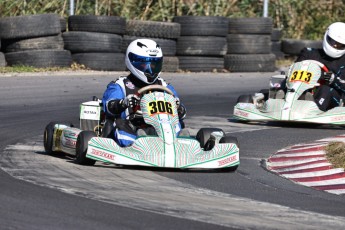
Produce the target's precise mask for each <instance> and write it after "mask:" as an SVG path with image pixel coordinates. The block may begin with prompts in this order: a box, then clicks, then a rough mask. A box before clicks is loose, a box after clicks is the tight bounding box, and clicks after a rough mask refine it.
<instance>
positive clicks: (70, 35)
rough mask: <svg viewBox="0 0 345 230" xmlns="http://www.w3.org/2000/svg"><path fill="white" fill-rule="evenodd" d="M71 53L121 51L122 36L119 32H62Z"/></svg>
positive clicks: (66, 47) (67, 48)
mask: <svg viewBox="0 0 345 230" xmlns="http://www.w3.org/2000/svg"><path fill="white" fill-rule="evenodd" d="M62 37H63V40H64V43H65V49H66V50H69V51H71V53H92V52H95V53H120V52H121V45H122V36H121V35H117V34H108V33H97V32H85V31H69V32H65V33H63V34H62Z"/></svg>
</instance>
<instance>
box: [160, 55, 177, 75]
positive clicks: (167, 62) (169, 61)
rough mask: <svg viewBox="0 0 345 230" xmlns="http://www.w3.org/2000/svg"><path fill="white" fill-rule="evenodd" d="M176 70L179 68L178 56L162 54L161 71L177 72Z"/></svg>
mask: <svg viewBox="0 0 345 230" xmlns="http://www.w3.org/2000/svg"><path fill="white" fill-rule="evenodd" d="M178 70H179V59H178V57H167V56H164V58H163V67H162V72H177V71H178Z"/></svg>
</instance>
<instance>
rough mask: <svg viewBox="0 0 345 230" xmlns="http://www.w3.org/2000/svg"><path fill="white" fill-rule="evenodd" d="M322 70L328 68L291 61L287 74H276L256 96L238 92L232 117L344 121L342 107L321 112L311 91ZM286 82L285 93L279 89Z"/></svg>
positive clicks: (311, 61)
mask: <svg viewBox="0 0 345 230" xmlns="http://www.w3.org/2000/svg"><path fill="white" fill-rule="evenodd" d="M322 71H324V72H328V69H327V67H326V66H325V65H324V64H322V63H320V62H317V61H314V60H305V61H302V62H296V63H294V64H292V65H291V66H290V68H289V70H288V73H287V75H286V76H285V75H284V74H281V75H275V76H272V77H271V79H270V88H269V89H267V90H261V91H260V92H259V93H256V94H255V95H241V96H240V97H239V98H238V99H237V104H236V105H235V107H234V112H233V118H234V119H237V120H239V121H244V122H250V121H255V122H260V121H265V122H267V121H288V122H306V123H316V124H338V125H342V124H345V107H343V106H338V107H335V108H333V109H330V110H328V111H325V112H324V111H321V110H320V109H319V108H318V106H317V104H316V103H315V102H314V97H313V95H314V93H315V91H316V90H317V89H318V87H319V86H320V84H322V83H323V82H322V79H320V77H321V74H322ZM285 82H286V92H284V91H283V90H281V88H284V87H282V85H283V84H285Z"/></svg>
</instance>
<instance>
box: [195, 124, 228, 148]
mask: <svg viewBox="0 0 345 230" xmlns="http://www.w3.org/2000/svg"><path fill="white" fill-rule="evenodd" d="M215 131H220V132H223V133H224V131H223V130H222V129H220V128H201V129H199V131H198V132H197V134H196V136H195V139H196V140H197V141H199V143H200V148H204V147H205V144H206V142H207V141H208V139H210V136H211V133H212V132H215ZM224 134H225V133H224Z"/></svg>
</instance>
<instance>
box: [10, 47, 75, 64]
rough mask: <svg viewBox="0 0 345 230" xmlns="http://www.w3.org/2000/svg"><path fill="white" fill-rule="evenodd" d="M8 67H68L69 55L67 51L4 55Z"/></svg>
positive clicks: (70, 62) (24, 52)
mask: <svg viewBox="0 0 345 230" xmlns="http://www.w3.org/2000/svg"><path fill="white" fill-rule="evenodd" d="M5 57H6V61H7V63H8V65H9V66H13V65H25V66H32V67H36V68H45V67H70V66H71V64H72V58H71V53H70V52H69V51H68V50H30V51H20V52H12V53H6V54H5Z"/></svg>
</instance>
